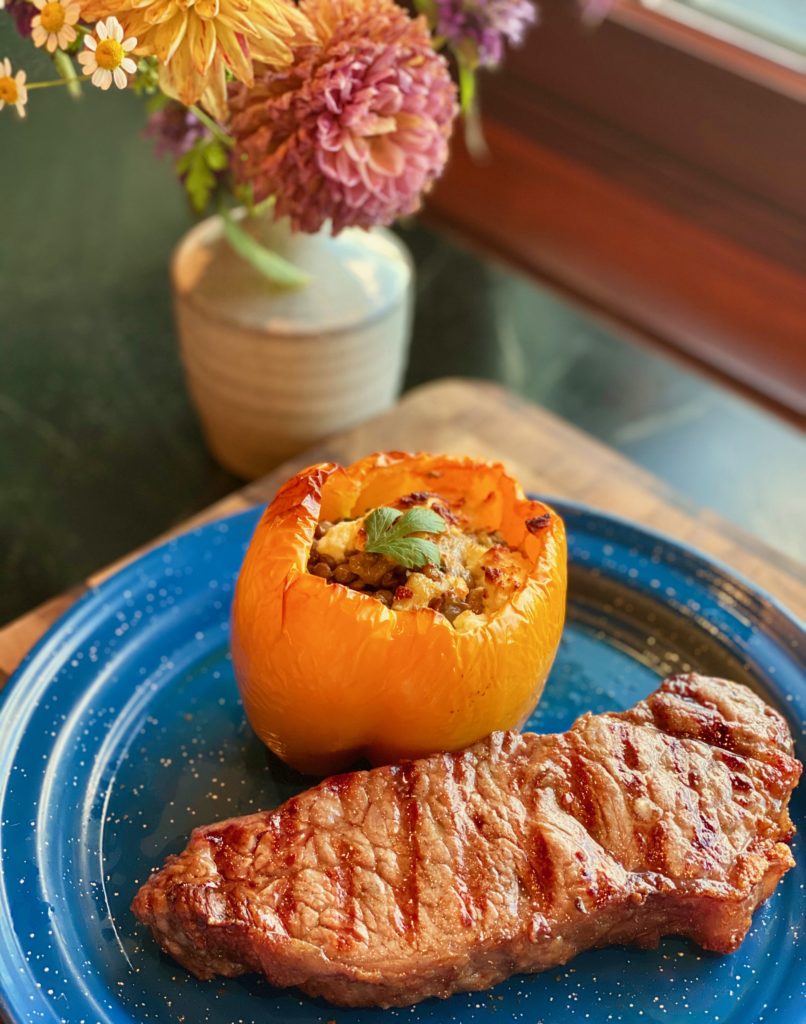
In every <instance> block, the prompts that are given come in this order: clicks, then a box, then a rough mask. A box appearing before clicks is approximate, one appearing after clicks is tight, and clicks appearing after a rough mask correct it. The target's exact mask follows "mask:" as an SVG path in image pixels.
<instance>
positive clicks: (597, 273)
mask: <svg viewBox="0 0 806 1024" xmlns="http://www.w3.org/2000/svg"><path fill="white" fill-rule="evenodd" d="M541 15H542V17H541V24H540V26H539V27H538V28H537V29H535V30H534V31H533V32H532V34H531V35H530V37H529V40H528V42H527V45H526V46H525V47H524V48H523V49H522V50H520V51H517V52H515V53H513V54H511V55H510V58H509V60H508V62H507V65H506V67H505V69H504V70H503V71H502V72H500V73H498V74H495V75H489V76H487V78H486V79H485V80H484V81H483V83H482V102H483V108H484V112H485V127H486V132H487V136H488V141H489V145H490V157H489V159H488V160H487V161H482V162H479V161H478V160H476V159H473V158H471V157H470V156H469V155H468V154H467V152H466V151H464V149H463V147H462V146H461V145H458V146H456V147H455V153H454V157H453V159H452V163H451V166H450V167H449V170H448V173H447V175H446V177H445V178H444V179H443V181H442V182H441V184H440V186H439V188H438V189H437V190H436V192H435V195H434V199H433V203H432V210H433V212H434V215H435V216H437V217H439V218H441V219H442V220H444V221H446V222H449V223H450V224H451V225H454V226H456V227H458V228H459V229H460V230H463V231H464V232H465V233H470V234H471V235H473V236H474V237H476V238H477V239H478V240H479V241H481V242H482V243H483V244H485V245H486V246H488V247H491V248H493V249H495V250H497V251H499V252H501V253H502V254H504V255H505V256H507V257H508V258H510V259H513V260H515V261H517V262H519V263H520V264H522V265H525V266H527V267H528V268H530V269H531V270H532V271H534V272H536V273H538V274H540V275H541V276H543V277H546V278H548V279H550V280H552V281H555V282H556V283H557V284H559V285H560V286H561V287H563V288H566V289H570V290H571V291H572V292H574V293H576V294H578V295H580V296H581V297H582V298H583V299H585V300H586V301H588V302H591V303H593V304H594V305H595V306H597V307H598V308H601V309H602V310H603V311H605V312H606V313H607V314H608V315H610V316H614V317H616V318H617V319H619V320H620V321H622V322H623V323H625V324H626V325H628V326H629V327H630V328H632V329H634V330H637V331H638V332H640V333H641V334H642V335H644V336H646V337H649V338H652V339H655V340H656V341H658V342H660V343H662V344H665V345H668V346H671V347H673V348H674V349H676V350H677V351H679V352H682V353H684V354H686V355H687V356H689V357H691V358H692V359H694V360H696V361H698V362H700V363H702V364H703V365H705V366H707V367H709V368H711V369H712V370H715V371H716V372H718V373H720V374H723V375H725V376H727V377H728V378H730V379H731V380H733V381H736V382H738V383H739V384H740V385H742V386H743V387H744V388H745V389H749V390H750V391H751V392H753V393H754V394H756V395H758V396H759V397H761V398H763V399H764V400H766V401H767V402H768V403H771V404H773V405H774V406H775V407H777V408H778V409H780V411H782V412H785V413H787V414H789V415H790V416H791V415H795V416H800V415H803V414H804V413H806V132H804V130H803V125H804V124H806V74H804V73H803V72H801V71H799V70H798V69H797V67H796V66H793V67H788V66H784V65H783V64H781V63H776V62H775V61H772V60H770V59H769V58H767V57H764V56H761V55H759V54H757V53H751V52H749V51H747V50H745V49H742V48H741V47H739V46H737V45H735V44H734V43H732V42H730V41H726V40H725V39H717V38H715V37H713V36H709V35H705V34H704V33H702V32H699V31H697V30H696V29H695V28H693V27H692V26H691V25H686V24H682V23H680V22H678V21H672V20H671V19H669V18H668V17H665V16H664V15H663V14H662V13H661V12H659V11H658V10H649V9H646V8H643V7H642V6H641V5H640V4H639V3H638V2H632V0H621V2H618V3H616V5H615V8H614V10H613V12H612V14H611V15H610V17H609V18H608V19H607V20H606V21H605V22H604V23H603V24H601V25H600V26H599V27H597V28H596V29H595V30H593V31H591V30H590V28H589V27H586V26H585V25H584V24H582V23H581V22H580V19H579V16H578V12H577V10H576V6H575V4H573V3H570V2H569V0H543V2H542V4H541ZM795 63H796V62H795Z"/></svg>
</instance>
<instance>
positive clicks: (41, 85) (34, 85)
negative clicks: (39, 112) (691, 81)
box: [25, 78, 70, 89]
mask: <svg viewBox="0 0 806 1024" xmlns="http://www.w3.org/2000/svg"><path fill="white" fill-rule="evenodd" d="M69 84H70V83H69V82H68V81H67V79H66V78H54V79H53V80H52V81H50V82H26V83H25V88H26V89H51V88H52V87H53V86H54V85H69Z"/></svg>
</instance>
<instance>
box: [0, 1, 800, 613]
mask: <svg viewBox="0 0 806 1024" xmlns="http://www.w3.org/2000/svg"><path fill="white" fill-rule="evenodd" d="M5 55H8V56H10V57H11V58H12V61H13V62H14V64H15V65H22V66H25V67H27V68H28V69H29V72H30V73H32V72H33V70H34V69H35V66H36V65H37V64H38V65H39V66H40V67H41V66H42V62H43V58H42V56H41V55H39V54H37V55H35V56H34V57H33V58H32V57H31V51H30V49H29V47H28V46H27V45H25V44H23V43H21V41H19V40H18V39H16V37H15V36H14V35H13V32H12V30H11V28H10V25H9V20H8V18H6V17H5V16H4V15H2V14H0V57H2V56H5ZM45 74H46V75H48V76H49V74H50V73H49V72H48V71H47V70H46V72H45ZM84 92H85V95H84V98H83V100H82V101H81V102H78V103H75V102H71V101H70V100H69V99H68V97H67V96H66V95H65V94H64V92H63V90H61V89H48V90H42V91H41V92H35V93H31V96H30V102H29V106H28V118H27V120H26V121H25V122H20V121H18V119H17V117H16V114H14V113H13V112H12V111H10V110H8V109H5V110H3V111H0V568H1V569H2V587H0V623H2V622H4V621H5V620H7V619H10V618H12V617H14V616H16V615H18V614H20V613H22V612H24V611H26V610H27V609H29V608H30V607H31V606H32V605H34V604H36V603H38V602H39V601H42V600H44V599H46V598H48V597H50V596H52V595H53V594H55V593H57V592H59V591H61V590H63V589H65V588H66V587H68V586H70V585H71V584H72V583H74V582H75V581H77V580H80V579H82V578H83V577H85V576H86V575H88V574H89V573H91V572H92V571H93V569H95V568H97V567H98V566H101V565H103V564H104V563H106V562H109V561H111V560H112V559H114V558H116V557H118V556H120V555H122V554H124V553H125V552H127V551H129V550H130V549H131V548H133V547H135V546H136V545H138V544H141V543H143V542H145V541H146V540H148V539H149V538H151V537H153V536H154V535H155V534H157V533H159V532H161V531H162V530H165V529H166V528H167V527H169V526H171V525H172V524H174V523H176V522H178V521H180V520H181V519H183V518H184V517H186V516H188V515H190V514H191V513H193V512H194V511H196V510H198V509H200V508H202V507H204V506H205V505H207V504H209V503H210V502H212V501H213V500H215V499H216V498H218V497H220V496H222V495H223V494H225V493H227V492H228V491H230V490H232V489H233V488H234V487H236V486H237V484H238V481H237V480H236V479H235V478H233V477H231V476H230V475H229V474H227V473H226V472H225V471H224V470H222V469H221V468H219V467H218V466H217V465H216V464H215V463H214V462H213V461H212V460H211V459H210V457H209V456H208V455H207V453H206V451H205V448H204V445H203V442H202V439H201V435H200V433H199V430H198V427H197V424H196V421H195V418H194V414H193V411H192V409H191V407H190V404H189V402H188V399H187V396H186V393H185V390H184V386H183V381H182V373H181V369H180V366H179V362H178V358H177V351H176V345H175V340H174V333H173V324H172V320H171V307H170V293H169V287H168V278H167V262H168V258H169V254H170V251H171V248H172V246H173V245H174V243H175V242H176V240H177V239H178V238H179V236H180V235H181V233H182V231H183V230H184V229H185V228H186V227H187V226H188V225H189V224H190V222H191V218H190V215H189V213H188V210H187V208H186V206H185V203H184V199H183V194H182V192H181V190H180V189H179V187H178V185H177V184H176V182H175V181H174V180H173V177H172V173H171V170H170V167H169V166H168V165H167V164H164V163H160V162H158V161H157V160H156V159H155V158H154V157H153V155H152V152H151V147H150V144H149V143H148V142H147V141H146V140H144V139H143V138H142V136H141V132H142V126H143V123H144V117H145V115H144V112H143V105H142V102H141V101H140V100H138V99H137V98H136V97H135V96H133V95H131V94H128V93H124V94H117V93H115V94H104V93H100V92H98V91H97V90H95V89H92V88H89V89H85V91H84ZM491 173H492V172H491ZM401 230H402V234H403V236H404V238H405V239H406V240H407V241H408V243H409V244H410V246H411V248H412V250H413V252H414V255H415V259H416V263H417V271H418V309H417V319H416V325H415V333H414V342H413V349H412V357H411V365H410V368H409V373H408V377H407V386H412V385H415V384H418V383H420V382H422V381H425V380H428V379H431V378H434V377H439V376H444V375H464V376H476V377H487V378H490V379H494V380H497V381H500V382H502V383H504V384H506V385H508V386H509V387H510V388H512V389H514V390H515V391H518V392H520V393H521V394H523V395H525V396H527V397H529V398H530V399H532V400H534V401H536V402H539V403H542V404H543V405H545V406H547V407H548V408H550V409H552V410H553V411H555V412H557V413H559V414H560V415H562V416H565V417H566V418H567V419H569V420H571V421H572V422H574V423H576V424H577V425H579V426H581V427H582V428H584V429H586V430H588V431H590V432H591V433H593V434H595V435H596V436H597V437H599V438H600V439H601V440H603V441H605V442H607V443H608V444H611V445H612V446H614V447H615V448H618V449H619V450H620V451H622V452H624V453H625V454H627V455H628V456H630V457H631V458H633V459H634V460H635V461H637V462H639V463H641V464H642V465H644V466H646V467H647V468H648V469H650V470H652V471H653V472H654V473H655V474H657V475H658V476H660V477H662V478H664V479H665V480H667V481H668V482H669V483H671V484H672V485H673V486H674V487H675V488H676V489H677V490H678V491H679V492H681V493H682V494H683V495H685V496H688V497H689V498H690V499H691V500H692V502H695V503H698V504H702V505H708V506H710V507H712V508H713V509H715V510H716V511H718V512H720V513H721V514H722V515H723V516H725V517H726V518H728V519H730V520H732V521H734V522H735V523H737V524H739V525H741V526H743V527H745V528H746V529H749V530H751V531H753V532H756V533H758V534H761V535H763V536H765V538H766V540H767V541H768V543H770V544H772V545H774V546H776V547H778V548H780V549H781V550H783V551H785V552H787V553H789V554H790V555H794V556H802V555H803V553H804V547H806V539H805V538H804V534H803V529H802V514H799V511H798V506H797V497H798V489H799V485H800V492H801V493H800V497H801V499H802V476H803V466H804V464H805V463H804V459H805V457H806V447H805V446H804V443H803V440H802V438H801V437H800V436H799V435H798V434H797V432H796V431H795V430H794V429H793V428H792V427H790V426H788V425H786V424H783V423H780V422H778V421H777V420H776V419H774V418H773V417H772V416H771V415H769V414H767V413H765V412H762V411H760V410H759V409H756V408H755V407H753V406H751V405H750V404H748V403H747V402H746V401H744V400H743V399H741V398H739V397H736V396H734V395H732V394H730V393H728V392H726V391H724V390H723V389H721V388H719V387H717V386H715V385H714V384H713V383H711V382H709V381H707V380H705V379H703V378H701V377H699V376H697V375H696V374H694V373H690V372H687V371H685V370H683V369H681V368H680V367H679V366H678V365H676V364H674V363H672V362H670V361H669V360H667V359H665V358H664V357H662V356H660V355H658V354H656V353H654V352H653V351H651V350H649V349H647V348H644V347H641V346H639V345H636V344H635V343H633V342H632V341H630V340H628V339H627V337H626V336H620V335H619V333H618V332H617V331H615V330H614V329H613V328H612V327H607V326H604V325H603V324H601V323H599V322H597V321H596V320H595V319H594V318H592V317H591V316H590V315H589V314H586V313H585V312H584V311H583V310H581V309H580V308H578V307H577V306H575V305H574V304H573V303H571V302H569V301H568V300H566V299H564V298H561V297H559V296H558V295H557V294H555V293H554V292H552V291H551V290H549V289H548V288H546V287H544V286H542V285H540V284H538V283H535V282H533V281H530V280H528V279H525V278H524V277H522V276H520V275H519V274H517V273H514V272H513V271H511V270H509V269H507V268H505V267H502V266H500V265H497V264H495V263H493V262H491V261H490V260H488V259H486V258H484V257H483V256H480V255H479V254H477V253H475V252H473V251H472V250H471V249H470V248H469V247H466V246H465V245H463V244H461V243H459V242H457V241H456V240H455V239H454V240H452V239H449V238H448V237H446V236H444V235H443V234H441V233H440V232H438V231H435V230H433V229H430V228H426V227H423V226H421V225H416V224H415V225H409V226H407V227H405V228H403V229H401ZM798 474H800V477H799V476H798ZM801 504H802V501H801Z"/></svg>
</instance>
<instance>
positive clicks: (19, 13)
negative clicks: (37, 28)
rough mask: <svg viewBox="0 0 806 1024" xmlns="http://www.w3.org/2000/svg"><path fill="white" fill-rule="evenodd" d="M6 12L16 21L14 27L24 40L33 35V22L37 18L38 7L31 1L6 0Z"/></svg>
mask: <svg viewBox="0 0 806 1024" xmlns="http://www.w3.org/2000/svg"><path fill="white" fill-rule="evenodd" d="M6 11H7V12H8V13H9V14H10V15H11V17H12V18H13V19H14V25H15V27H16V29H17V31H18V32H19V34H20V35H21V36H22V38H23V39H28V38H29V37H30V35H31V22H32V21H33V20H34V17H35V16H36V13H37V10H36V7H34V5H33V4H32V3H30V2H29V0H6Z"/></svg>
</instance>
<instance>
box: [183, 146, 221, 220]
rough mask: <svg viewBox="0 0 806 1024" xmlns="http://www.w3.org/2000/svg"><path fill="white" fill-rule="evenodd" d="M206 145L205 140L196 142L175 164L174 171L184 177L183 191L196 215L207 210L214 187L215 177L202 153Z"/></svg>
mask: <svg viewBox="0 0 806 1024" xmlns="http://www.w3.org/2000/svg"><path fill="white" fill-rule="evenodd" d="M207 145H208V143H207V141H206V140H201V141H200V142H197V143H196V145H195V146H194V147H193V148H192V149H189V150H188V151H187V153H184V154H183V155H182V156H181V157H180V158H179V159H178V160H177V162H176V170H177V172H178V173H179V174H180V175H183V176H184V185H185V191H186V192H187V194H188V196H189V197H190V201H191V203H192V204H193V208H194V210H196V212H197V213H203V212H204V211H205V210H206V209H207V207H208V205H209V203H210V199H211V198H212V195H213V192H214V191H215V187H216V176H215V174H213V172H212V171H211V170H210V167H209V165H208V163H207V158H206V156H205V152H204V151H205V149H206V147H207Z"/></svg>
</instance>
